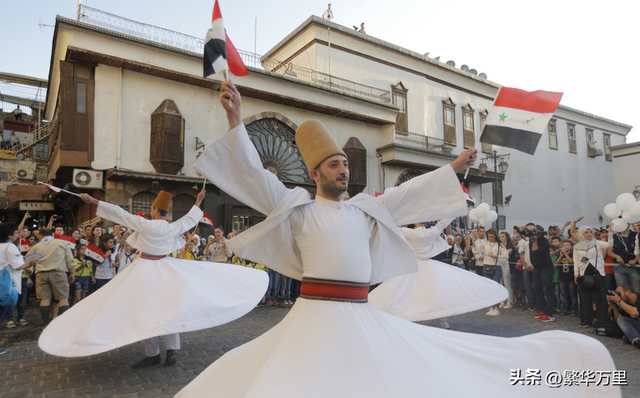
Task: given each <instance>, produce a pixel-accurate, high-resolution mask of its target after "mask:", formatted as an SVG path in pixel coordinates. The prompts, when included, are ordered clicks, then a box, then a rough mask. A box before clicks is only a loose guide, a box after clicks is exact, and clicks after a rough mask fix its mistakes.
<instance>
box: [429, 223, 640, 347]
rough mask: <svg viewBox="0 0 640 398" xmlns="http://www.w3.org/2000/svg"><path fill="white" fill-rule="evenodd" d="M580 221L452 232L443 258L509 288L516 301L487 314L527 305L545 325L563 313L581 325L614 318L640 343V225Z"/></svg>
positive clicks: (627, 338) (629, 338)
mask: <svg viewBox="0 0 640 398" xmlns="http://www.w3.org/2000/svg"><path fill="white" fill-rule="evenodd" d="M580 221H581V218H578V219H576V220H573V222H567V223H565V224H564V226H563V227H562V228H559V227H558V226H557V225H550V226H549V228H548V230H547V231H545V230H544V228H543V227H542V226H540V225H536V224H535V223H529V224H527V225H525V226H522V227H518V226H516V227H514V229H513V233H512V234H509V233H508V232H506V231H503V232H500V233H499V235H498V233H497V231H496V230H494V229H490V230H488V231H485V228H484V227H482V226H479V227H476V228H473V229H471V230H469V231H465V232H458V233H455V234H454V235H450V236H448V237H447V240H448V242H449V244H450V245H451V249H449V251H448V252H446V253H443V254H442V255H440V256H438V259H439V260H441V261H444V262H448V263H450V264H452V265H453V266H457V267H460V268H463V269H467V270H469V271H471V272H476V273H478V275H482V276H484V277H488V278H491V279H493V280H494V281H496V282H497V283H501V284H502V285H504V286H505V287H506V288H507V291H508V292H509V297H508V299H507V300H506V301H504V302H502V303H499V304H498V305H497V306H493V307H491V308H490V309H489V311H488V312H487V315H492V316H496V315H500V310H501V309H511V308H515V307H520V308H522V310H524V311H531V312H533V313H534V314H533V319H536V320H539V321H540V322H544V323H547V322H554V321H555V317H556V316H570V317H576V318H578V319H579V326H580V327H594V328H598V327H599V325H602V324H606V323H607V322H613V323H615V324H617V325H618V327H619V328H620V329H621V330H622V331H623V332H624V335H625V338H624V339H625V341H627V342H629V343H630V344H633V345H634V346H636V347H638V348H640V322H639V320H638V310H637V308H638V307H637V306H638V305H640V303H638V302H637V301H636V298H637V293H638V292H640V267H639V266H638V263H639V262H640V241H639V240H640V223H636V224H633V225H631V224H629V225H628V228H627V229H625V230H624V231H622V232H619V233H614V232H613V231H612V230H611V227H610V226H609V227H603V228H590V227H588V226H580V227H579V226H578V224H579V222H580ZM569 226H570V228H569V229H568V227H569ZM565 232H566V236H565ZM496 236H498V237H499V241H497V240H496ZM621 307H622V310H621ZM631 307H633V308H631ZM625 308H626V309H625ZM634 309H635V310H634Z"/></svg>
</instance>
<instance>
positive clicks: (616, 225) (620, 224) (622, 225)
mask: <svg viewBox="0 0 640 398" xmlns="http://www.w3.org/2000/svg"><path fill="white" fill-rule="evenodd" d="M611 228H612V229H613V232H622V231H624V230H625V229H627V223H626V222H625V221H624V220H623V219H622V218H616V219H615V220H613V221H612V222H611Z"/></svg>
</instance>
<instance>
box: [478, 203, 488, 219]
mask: <svg viewBox="0 0 640 398" xmlns="http://www.w3.org/2000/svg"><path fill="white" fill-rule="evenodd" d="M489 210H491V207H489V205H488V204H487V203H480V205H479V206H478V207H476V216H478V218H483V217H484V216H486V215H487V213H488V212H489Z"/></svg>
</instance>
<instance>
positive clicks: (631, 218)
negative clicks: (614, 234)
mask: <svg viewBox="0 0 640 398" xmlns="http://www.w3.org/2000/svg"><path fill="white" fill-rule="evenodd" d="M622 219H623V220H624V222H626V223H627V224H635V223H637V222H638V221H640V215H637V216H636V215H633V214H631V211H629V210H627V211H625V212H622Z"/></svg>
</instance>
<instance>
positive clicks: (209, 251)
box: [203, 235, 215, 261]
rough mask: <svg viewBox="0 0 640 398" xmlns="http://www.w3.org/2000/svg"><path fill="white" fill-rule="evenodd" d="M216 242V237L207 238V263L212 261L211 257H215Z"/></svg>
mask: <svg viewBox="0 0 640 398" xmlns="http://www.w3.org/2000/svg"><path fill="white" fill-rule="evenodd" d="M214 240H215V236H213V235H209V236H208V237H207V245H206V246H205V247H204V252H203V253H204V257H205V259H206V260H207V261H211V256H213V253H214V251H215V247H214V245H213V244H214Z"/></svg>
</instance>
